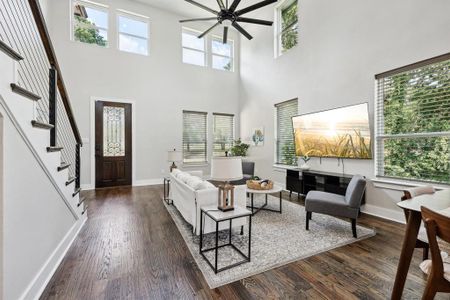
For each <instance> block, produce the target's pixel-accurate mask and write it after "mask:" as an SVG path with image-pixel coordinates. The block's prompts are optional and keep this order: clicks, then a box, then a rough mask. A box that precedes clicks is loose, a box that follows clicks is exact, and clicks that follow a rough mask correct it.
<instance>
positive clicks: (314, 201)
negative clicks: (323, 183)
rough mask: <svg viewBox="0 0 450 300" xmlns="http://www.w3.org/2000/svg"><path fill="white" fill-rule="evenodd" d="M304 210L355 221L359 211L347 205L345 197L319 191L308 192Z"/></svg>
mask: <svg viewBox="0 0 450 300" xmlns="http://www.w3.org/2000/svg"><path fill="white" fill-rule="evenodd" d="M305 210H306V211H309V212H316V213H322V214H326V215H332V216H340V217H347V218H352V219H356V218H357V216H358V212H359V209H357V208H353V207H350V206H349V205H348V204H347V202H346V201H345V196H342V195H337V194H332V193H327V192H320V191H310V192H308V194H307V195H306V198H305Z"/></svg>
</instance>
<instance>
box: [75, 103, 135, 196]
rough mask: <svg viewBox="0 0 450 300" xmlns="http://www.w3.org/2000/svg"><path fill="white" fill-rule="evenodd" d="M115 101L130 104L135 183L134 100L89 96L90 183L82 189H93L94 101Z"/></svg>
mask: <svg viewBox="0 0 450 300" xmlns="http://www.w3.org/2000/svg"><path fill="white" fill-rule="evenodd" d="M96 101H105V102H116V103H127V104H131V169H132V170H131V185H132V186H133V185H135V183H136V102H135V101H134V100H128V99H118V98H115V97H95V96H92V97H91V101H90V106H91V108H90V126H91V133H90V137H89V146H90V160H91V183H90V186H89V187H85V188H84V189H95V102H96Z"/></svg>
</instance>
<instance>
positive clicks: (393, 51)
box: [240, 0, 450, 217]
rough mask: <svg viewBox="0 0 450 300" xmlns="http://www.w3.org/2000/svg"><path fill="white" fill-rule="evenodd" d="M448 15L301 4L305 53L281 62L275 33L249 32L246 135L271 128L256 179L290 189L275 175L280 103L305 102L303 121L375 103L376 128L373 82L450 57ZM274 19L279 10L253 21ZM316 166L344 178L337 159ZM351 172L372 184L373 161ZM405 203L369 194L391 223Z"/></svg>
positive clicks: (393, 194) (395, 5)
mask: <svg viewBox="0 0 450 300" xmlns="http://www.w3.org/2000/svg"><path fill="white" fill-rule="evenodd" d="M449 11H450V2H449V1H446V0H436V1H425V0H413V1H411V0H398V1H389V0H380V1H358V0H341V1H325V0H299V20H300V23H299V26H300V36H299V45H298V46H297V47H296V48H294V49H291V50H290V51H289V52H287V53H285V54H284V55H282V56H281V57H278V58H276V59H274V49H273V29H270V30H268V29H266V28H263V27H258V26H247V27H248V29H249V31H250V32H251V33H252V34H254V36H255V38H254V39H253V40H252V41H251V42H248V41H246V40H244V39H242V43H241V61H242V64H241V69H240V70H241V95H240V96H241V135H242V136H243V137H244V138H245V137H246V136H248V135H249V133H250V131H251V129H252V128H253V127H255V126H264V127H265V130H266V144H265V146H264V147H260V148H253V147H252V148H251V156H252V158H253V159H254V160H255V161H256V162H257V163H256V168H257V173H258V174H259V175H261V176H263V177H271V178H275V179H276V180H277V181H279V182H284V174H285V173H284V171H279V172H277V171H276V170H274V168H273V167H272V164H273V162H274V160H273V157H274V146H273V145H274V107H273V105H274V104H275V103H277V102H281V101H284V100H288V99H292V98H296V97H298V99H299V113H308V112H313V111H320V110H324V109H330V108H334V107H339V106H344V105H350V104H357V103H361V102H369V106H370V119H371V121H373V111H374V75H375V74H377V73H380V72H383V71H387V70H390V69H393V68H396V67H400V66H403V65H407V64H410V63H414V62H416V61H420V60H423V59H426V58H430V57H433V56H436V55H440V54H443V53H447V52H449V51H450V39H449V38H447V37H448V36H449V32H450V18H449V14H448V12H449ZM273 15H274V10H273V9H265V10H262V11H260V12H259V13H256V14H253V16H256V17H261V18H268V19H270V18H273ZM372 124H373V122H372ZM310 165H311V166H312V168H313V169H317V170H327V171H332V172H342V166H339V165H338V162H337V160H336V159H322V164H319V160H318V159H312V161H311V162H310ZM345 172H346V173H349V174H354V173H361V174H363V175H365V176H367V177H369V178H372V177H374V164H373V160H370V161H365V160H345ZM399 196H400V192H399V191H391V190H386V189H379V188H373V187H372V186H369V193H368V199H367V202H368V204H369V205H368V206H371V205H372V207H371V209H374V207H373V206H376V207H375V208H376V210H377V211H378V213H380V208H381V211H382V212H383V214H384V215H386V213H387V214H389V213H392V212H386V211H385V209H386V208H387V209H395V205H394V204H393V203H394V201H398V199H399ZM394 214H395V212H394ZM395 215H396V216H401V215H400V214H398V213H397V214H395ZM391 217H392V216H391Z"/></svg>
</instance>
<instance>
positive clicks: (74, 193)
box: [72, 188, 81, 197]
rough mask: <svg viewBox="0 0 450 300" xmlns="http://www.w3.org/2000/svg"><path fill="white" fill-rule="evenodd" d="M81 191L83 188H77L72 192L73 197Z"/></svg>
mask: <svg viewBox="0 0 450 300" xmlns="http://www.w3.org/2000/svg"><path fill="white" fill-rule="evenodd" d="M80 192H81V188H77V189H75V191H74V192H73V194H72V197H75V196H76V195H77V194H79V193H80Z"/></svg>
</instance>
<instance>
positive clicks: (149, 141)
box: [49, 0, 239, 185]
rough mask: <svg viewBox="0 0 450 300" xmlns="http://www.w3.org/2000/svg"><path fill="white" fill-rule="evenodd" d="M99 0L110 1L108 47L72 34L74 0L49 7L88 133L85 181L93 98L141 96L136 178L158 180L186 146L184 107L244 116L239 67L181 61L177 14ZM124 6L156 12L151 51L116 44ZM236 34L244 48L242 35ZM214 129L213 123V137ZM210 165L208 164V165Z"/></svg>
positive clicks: (71, 92) (64, 68)
mask: <svg viewBox="0 0 450 300" xmlns="http://www.w3.org/2000/svg"><path fill="white" fill-rule="evenodd" d="M97 2H103V3H107V4H108V5H109V7H110V10H109V11H110V23H109V40H110V46H109V48H106V49H105V48H101V47H97V46H94V45H87V44H83V43H79V42H74V41H71V39H70V13H69V7H70V1H68V0H66V1H52V2H51V3H50V6H49V9H50V20H51V24H52V27H51V35H52V39H53V42H54V45H55V48H56V54H57V56H58V59H59V62H60V65H61V67H62V73H63V76H64V80H65V82H66V85H67V88H68V92H69V96H70V99H71V102H72V106H73V109H74V112H75V118H76V120H77V123H78V125H79V127H80V131H81V135H82V137H83V139H84V140H85V145H84V147H83V148H82V149H83V150H82V175H81V182H82V184H84V185H86V184H88V185H89V184H91V183H93V182H94V180H95V178H92V176H91V164H92V161H91V156H92V151H91V147H92V143H94V140H92V139H91V137H90V132H91V126H90V117H91V116H90V101H91V97H100V98H106V99H127V100H132V101H134V102H135V105H136V115H135V125H136V126H135V127H136V128H135V129H136V136H135V140H136V149H135V150H136V155H135V158H134V159H135V161H136V168H135V174H136V176H135V183H136V184H144V183H152V182H155V180H156V179H158V181H157V182H159V181H160V180H159V178H162V176H163V175H164V174H163V172H164V173H165V175H167V173H168V169H169V163H168V162H166V159H167V150H169V149H173V148H178V149H180V148H181V140H182V110H183V109H189V110H198V111H206V112H209V113H212V112H225V113H234V114H235V115H237V116H238V114H239V104H238V101H239V88H238V86H239V75H238V72H237V71H236V72H234V73H230V72H225V71H218V70H213V69H211V68H201V67H197V66H192V65H187V64H183V63H182V61H181V54H182V50H181V26H180V24H179V23H178V20H180V19H181V17H179V16H175V15H173V14H170V13H167V12H164V11H162V10H159V9H156V8H153V7H150V6H147V5H142V4H139V3H137V2H132V1H125V0H112V1H97ZM118 8H120V9H125V10H128V11H132V12H136V13H139V14H142V15H146V16H148V17H149V18H150V51H149V52H150V55H149V56H140V55H134V54H129V53H125V52H120V51H118V50H117V47H116V43H117V39H116V33H115V31H116V24H115V21H116V18H115V16H114V15H113V14H114V11H115V10H116V9H118ZM206 26H208V24H206V25H205V24H203V25H202V26H201V28H206ZM199 29H200V28H199ZM232 36H234V34H232ZM234 40H235V41H236V47H238V46H239V39H238V38H234ZM236 63H237V64H238V60H237V62H236ZM211 121H212V118H211V114H210V123H209V125H211V126H209V129H211V128H212V122H211ZM237 121H238V120H237ZM237 124H239V122H237ZM237 128H239V127H237ZM211 133H212V130H209V140H211V137H212V136H211ZM205 171H208V170H207V169H206V168H205Z"/></svg>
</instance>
